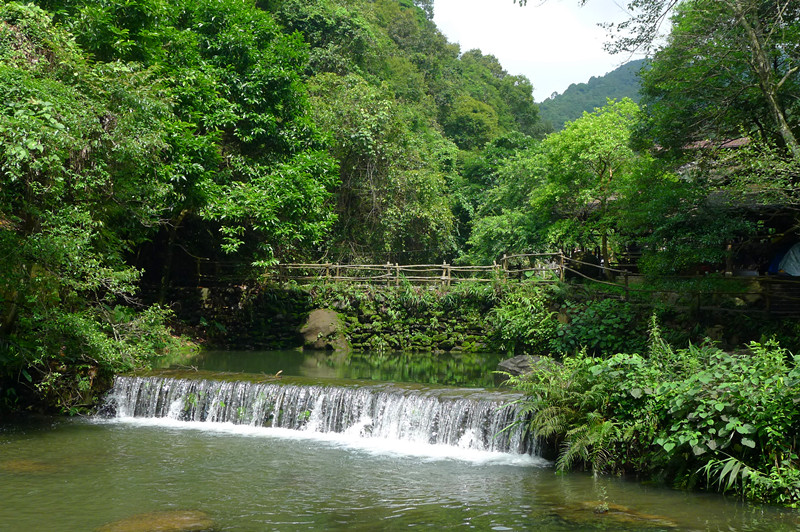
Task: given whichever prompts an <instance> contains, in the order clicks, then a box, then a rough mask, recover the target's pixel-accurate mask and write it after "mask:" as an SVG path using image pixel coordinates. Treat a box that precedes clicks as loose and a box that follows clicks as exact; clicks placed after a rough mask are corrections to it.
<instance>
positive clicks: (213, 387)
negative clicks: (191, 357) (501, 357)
mask: <svg viewBox="0 0 800 532" xmlns="http://www.w3.org/2000/svg"><path fill="white" fill-rule="evenodd" d="M513 399H514V396H512V395H509V394H507V393H501V392H490V391H485V390H480V391H476V390H466V389H458V390H456V389H452V388H429V387H425V388H420V387H403V386H401V385H393V384H378V385H366V384H365V385H352V386H334V385H305V384H293V383H290V382H280V383H278V382H269V383H257V382H249V381H233V382H231V381H221V380H209V379H184V378H170V377H156V376H154V377H130V376H119V377H116V379H115V381H114V387H113V389H112V391H111V392H110V393H109V396H108V398H107V400H106V408H105V411H106V412H107V413H108V414H110V415H112V416H114V417H117V418H169V419H172V420H176V421H185V422H206V423H208V422H211V423H228V424H235V425H250V426H253V427H272V428H281V429H290V430H293V431H305V432H311V433H337V434H347V435H349V436H352V437H355V438H361V439H383V440H394V441H400V442H409V443H420V444H428V445H441V446H452V447H456V448H460V449H470V450H477V451H489V452H500V453H510V454H532V453H533V454H535V449H534V447H533V445H532V443H531V442H530V441H529V439H527V438H526V437H525V432H524V430H523V429H522V427H521V426H515V427H512V428H510V429H507V430H504V429H506V427H508V426H509V425H510V424H511V423H512V422H513V421H514V419H515V417H516V415H517V410H516V405H513V404H512V405H509V404H508V403H509V402H510V401H511V400H513Z"/></svg>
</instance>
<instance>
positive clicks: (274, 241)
mask: <svg viewBox="0 0 800 532" xmlns="http://www.w3.org/2000/svg"><path fill="white" fill-rule="evenodd" d="M42 2H43V3H44V4H46V5H47V6H48V7H50V8H52V9H53V10H55V11H57V12H58V13H59V15H58V16H59V18H60V20H61V21H62V22H63V24H64V25H65V26H66V27H68V28H69V29H71V30H72V31H73V32H75V34H76V39H77V41H78V42H79V43H80V44H81V45H83V46H84V47H85V49H86V50H87V51H89V52H91V53H93V54H94V55H95V57H97V58H99V59H102V60H103V61H118V60H133V61H138V62H140V63H141V64H142V65H143V66H144V67H147V68H152V69H154V70H157V71H158V72H159V75H160V77H161V80H160V81H161V84H162V86H163V87H164V91H165V92H166V94H167V95H168V96H169V97H170V98H171V99H172V100H173V101H174V107H173V112H174V113H175V114H176V116H177V117H178V119H179V120H178V123H177V124H174V125H173V127H172V130H171V135H170V136H169V137H168V139H167V140H168V142H169V145H170V149H169V156H168V158H167V160H166V161H165V163H166V164H164V165H162V166H161V167H160V168H159V172H160V173H161V175H162V176H163V178H164V180H165V181H167V182H169V183H170V186H171V192H172V194H171V197H170V201H169V202H168V203H167V204H166V206H165V212H164V213H163V216H164V219H165V220H166V223H164V224H163V226H162V235H159V236H158V238H157V240H158V242H159V243H160V245H162V246H163V248H162V249H161V251H160V252H159V253H157V254H150V255H151V256H153V255H158V257H159V258H160V257H163V263H162V265H161V267H162V269H163V270H162V271H163V273H162V276H161V277H162V298H163V296H164V290H165V288H166V285H167V282H168V280H169V278H170V270H171V263H172V255H173V250H174V249H175V248H176V246H177V245H178V243H179V240H180V237H181V233H180V231H181V229H182V228H183V227H185V226H186V225H187V224H189V225H193V226H204V227H205V228H206V229H207V230H208V231H209V232H211V233H212V234H216V244H217V249H221V250H223V251H224V252H226V253H239V258H240V259H241V260H243V261H248V262H259V263H269V262H275V261H277V260H279V259H284V260H286V259H291V258H294V257H298V256H299V255H302V254H303V253H306V252H307V250H308V249H313V248H314V247H315V245H316V244H318V243H319V242H320V241H321V240H322V239H323V237H324V236H325V235H326V234H327V231H328V230H329V228H330V227H331V225H332V223H333V221H334V218H333V216H332V212H331V210H330V209H329V205H328V200H329V198H330V193H331V189H332V188H333V186H334V185H335V181H336V168H335V164H334V161H332V160H331V159H330V158H329V157H328V155H327V154H326V152H325V151H324V144H323V142H322V141H321V138H320V136H319V135H318V132H317V130H316V128H315V126H314V124H313V123H312V121H311V118H310V115H309V106H308V97H307V93H306V90H305V87H304V85H303V83H302V72H303V71H304V69H305V67H306V64H307V60H308V50H307V47H306V46H305V44H304V43H303V42H302V38H301V36H300V35H299V34H297V33H293V34H286V33H284V32H283V31H282V29H281V28H280V26H279V25H278V24H277V23H276V22H275V20H274V19H273V17H272V15H271V14H269V13H267V12H266V11H263V10H261V9H259V8H257V7H256V6H255V3H254V2H249V1H248V2H239V1H233V0H223V1H213V0H201V1H179V2H175V3H173V4H172V6H171V7H170V8H169V9H167V8H166V4H164V3H163V2H161V1H160V0H134V1H128V0H125V1H122V0H110V1H100V0H92V1H88V2H73V1H72V0H42ZM323 26H324V24H323ZM129 44H130V45H129ZM356 45H357V44H356ZM237 202H239V203H238V204H237ZM245 205H246V206H247V208H246V209H244V208H242V207H243V206H245ZM163 233H166V234H163ZM182 244H183V245H184V247H188V248H189V249H192V247H193V246H194V247H195V251H196V253H197V254H205V255H208V254H212V253H214V252H215V250H214V249H213V248H210V247H208V246H205V245H204V243H203V242H202V241H194V242H183V243H182ZM198 250H199V251H198ZM148 266H151V267H152V265H150V264H149V265H148Z"/></svg>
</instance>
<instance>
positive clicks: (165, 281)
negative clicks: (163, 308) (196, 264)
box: [158, 209, 189, 305]
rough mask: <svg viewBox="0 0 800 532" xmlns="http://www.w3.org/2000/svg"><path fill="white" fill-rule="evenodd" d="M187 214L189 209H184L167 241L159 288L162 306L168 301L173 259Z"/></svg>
mask: <svg viewBox="0 0 800 532" xmlns="http://www.w3.org/2000/svg"><path fill="white" fill-rule="evenodd" d="M187 214H189V209H183V210H182V211H181V212H180V214H179V215H178V217H177V218H176V219H175V222H174V223H173V224H172V225H171V227H170V229H169V238H168V239H167V249H166V254H165V256H164V267H163V269H162V270H161V287H160V288H159V291H158V303H159V304H160V305H163V304H164V302H165V301H166V299H167V291H168V290H169V279H170V274H171V273H172V258H173V257H174V255H175V240H177V237H178V229H179V228H180V226H181V223H183V219H184V218H186V215H187Z"/></svg>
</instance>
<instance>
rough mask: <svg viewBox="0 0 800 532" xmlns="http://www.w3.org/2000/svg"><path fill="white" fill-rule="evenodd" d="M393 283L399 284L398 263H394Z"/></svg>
mask: <svg viewBox="0 0 800 532" xmlns="http://www.w3.org/2000/svg"><path fill="white" fill-rule="evenodd" d="M394 285H395V286H400V265H399V264H398V263H396V262H395V263H394Z"/></svg>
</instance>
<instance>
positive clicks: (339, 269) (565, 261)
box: [192, 253, 800, 316]
mask: <svg viewBox="0 0 800 532" xmlns="http://www.w3.org/2000/svg"><path fill="white" fill-rule="evenodd" d="M196 265H197V274H196V275H197V277H196V281H192V284H194V283H195V282H197V283H200V284H201V285H205V286H210V285H214V284H216V285H220V284H222V285H232V284H240V283H242V282H243V281H244V280H245V279H248V278H250V279H252V278H253V273H254V272H253V270H252V268H251V267H249V266H248V265H246V264H242V263H234V262H230V263H221V262H213V261H209V260H207V259H198V260H197V262H196ZM260 273H261V275H263V277H262V278H263V279H265V280H268V281H277V282H288V281H295V282H298V283H308V282H315V281H325V282H345V283H357V284H383V285H387V286H391V285H395V286H397V285H400V284H401V283H411V284H415V285H427V286H430V287H433V286H450V285H452V284H455V283H460V282H467V281H468V282H479V283H488V282H494V281H512V282H514V281H521V280H530V281H533V282H539V283H552V282H555V281H556V280H559V279H560V280H562V281H563V280H565V279H566V278H568V277H569V278H584V279H586V280H587V281H591V284H590V286H592V287H593V288H592V290H593V291H594V292H596V293H597V296H596V297H607V298H618V299H623V300H625V301H632V302H636V303H637V304H639V303H640V304H647V302H652V301H655V300H659V299H662V297H661V296H664V295H665V294H676V293H679V295H681V296H691V298H692V299H693V301H694V303H692V310H693V311H725V312H730V313H753V312H764V313H767V314H770V315H775V316H800V279H798V278H792V277H777V276H767V277H763V276H762V277H758V276H748V277H736V276H732V275H728V274H725V275H717V276H712V277H713V279H714V280H715V281H717V284H716V286H715V287H714V288H707V289H701V288H656V287H653V286H652V284H651V283H648V284H647V285H643V283H642V279H643V278H642V277H641V276H640V275H638V273H637V270H636V268H635V265H625V264H615V265H613V267H604V266H599V265H597V264H592V263H589V262H584V261H581V260H578V259H574V258H570V257H566V256H563V255H560V254H557V253H536V254H519V255H506V256H503V258H502V259H500V260H499V261H497V262H495V263H494V264H492V265H483V266H467V265H454V264H448V263H446V262H444V263H442V264H415V265H403V264H397V263H387V264H332V263H308V264H277V265H275V266H270V267H268V268H265V269H262V270H261V272H260ZM702 277H706V278H709V276H690V277H680V278H678V277H675V278H671V279H670V280H674V281H678V280H686V279H694V280H697V279H699V278H702ZM720 280H729V281H731V283H730V285H726V283H725V282H724V281H723V282H719V281H720ZM743 286H744V288H743ZM604 287H605V288H604ZM669 297H672V296H669ZM737 298H738V299H739V300H741V302H742V304H740V305H738V306H730V304H729V302H730V301H732V300H735V299H737ZM682 299H683V300H686V299H687V298H686V297H682ZM722 300H725V301H726V303H725V304H724V305H723V304H720V303H719V302H720V301H722Z"/></svg>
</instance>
